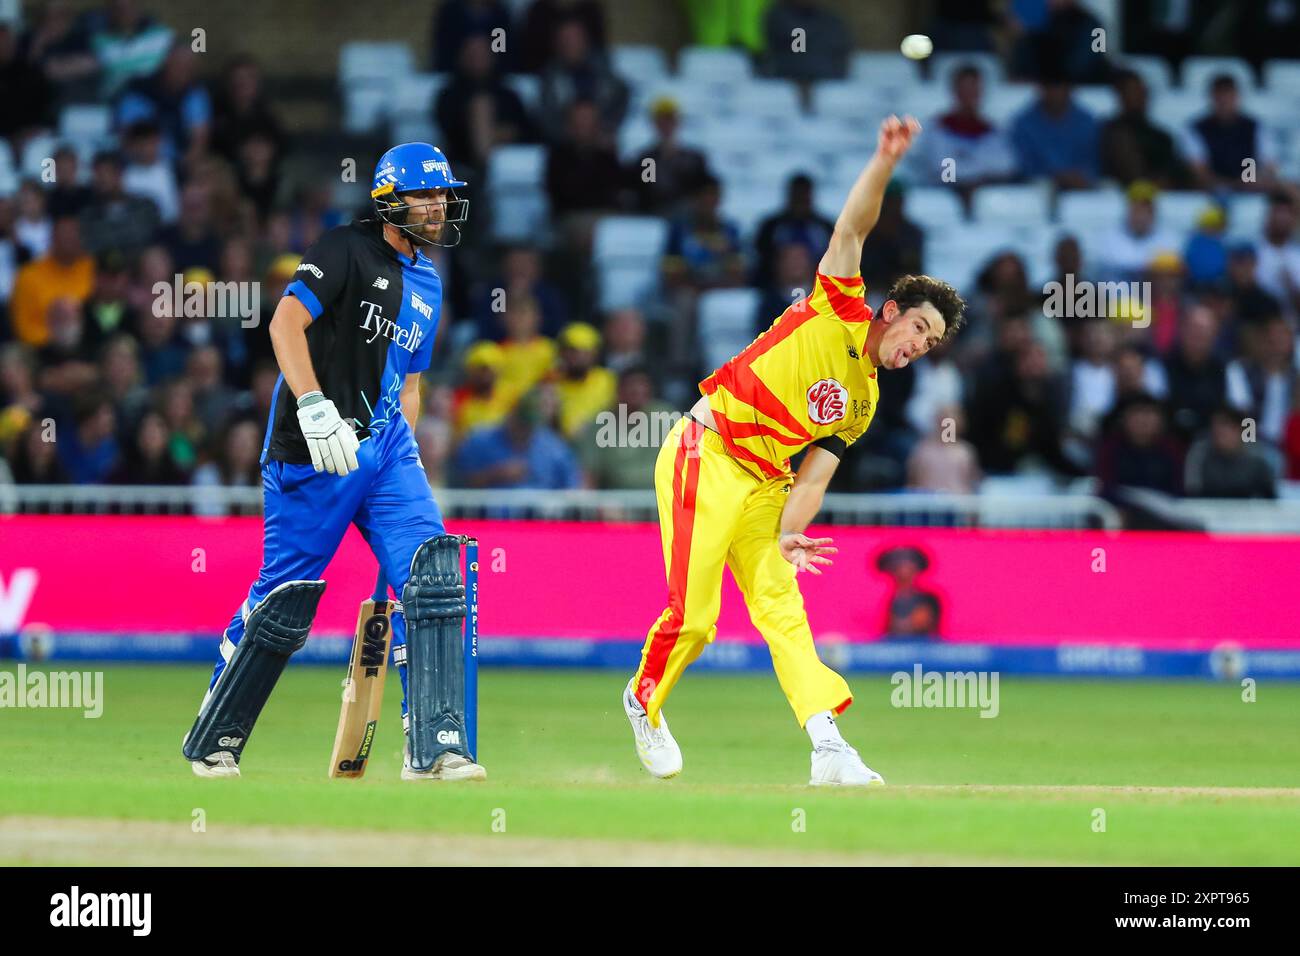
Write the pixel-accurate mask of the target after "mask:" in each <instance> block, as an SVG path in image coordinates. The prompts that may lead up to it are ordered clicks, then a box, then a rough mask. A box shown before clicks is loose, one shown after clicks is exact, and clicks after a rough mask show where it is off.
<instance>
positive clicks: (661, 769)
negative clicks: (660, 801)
mask: <svg viewBox="0 0 1300 956" xmlns="http://www.w3.org/2000/svg"><path fill="white" fill-rule="evenodd" d="M634 679H635V678H634ZM623 712H624V713H625V714H627V719H628V721H629V722H630V723H631V724H632V735H633V736H634V737H635V738H636V755H637V756H638V757H640V758H641V766H643V767H645V768H646V770H648V771H650V775H651V776H653V777H659V778H661V779H662V778H666V777H675V776H677V775H678V774H679V773H681V772H682V751H681V748H680V747H678V746H677V741H675V740H674V739H673V735H672V734H671V733H669V731H668V718H667V717H665V716H664V713H663V711H662V710H661V711H660V712H659V726H658V727H652V726H650V718H649V717H648V716H646V712H645V708H644V707H642V706H641V702H640V701H639V700H637V699H636V695H635V694H634V693H632V681H628V682H627V687H625V688H623Z"/></svg>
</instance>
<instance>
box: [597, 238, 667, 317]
mask: <svg viewBox="0 0 1300 956" xmlns="http://www.w3.org/2000/svg"><path fill="white" fill-rule="evenodd" d="M667 240H668V223H667V222H665V221H664V220H663V219H659V218H658V217H655V216H606V217H605V218H603V219H601V220H600V221H599V222H597V223H596V229H595V233H594V235H593V237H592V253H591V257H592V261H593V263H594V264H595V266H596V272H597V275H598V276H599V279H600V301H599V305H600V308H601V309H604V310H609V309H617V308H623V307H626V306H632V305H638V304H642V303H643V302H644V300H645V299H646V298H648V297H650V296H652V295H653V294H654V293H655V291H656V290H657V289H658V287H659V268H660V259H661V258H662V257H663V251H664V245H665V243H666V242H667Z"/></svg>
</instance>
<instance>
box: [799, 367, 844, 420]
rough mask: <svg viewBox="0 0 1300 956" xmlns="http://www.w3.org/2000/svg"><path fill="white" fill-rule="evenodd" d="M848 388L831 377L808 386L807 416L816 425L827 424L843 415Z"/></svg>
mask: <svg viewBox="0 0 1300 956" xmlns="http://www.w3.org/2000/svg"><path fill="white" fill-rule="evenodd" d="M848 402H849V390H848V389H847V388H845V387H844V386H843V385H841V384H840V383H839V382H837V381H835V379H833V378H823V379H820V380H819V381H816V382H814V383H813V384H812V385H810V386H809V388H808V418H809V419H810V420H811V421H813V422H815V423H816V424H818V425H828V424H830V423H831V422H837V421H839V420H840V419H841V418H843V417H844V410H845V408H847V407H848Z"/></svg>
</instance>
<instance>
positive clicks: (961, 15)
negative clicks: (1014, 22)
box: [927, 0, 1046, 53]
mask: <svg viewBox="0 0 1300 956" xmlns="http://www.w3.org/2000/svg"><path fill="white" fill-rule="evenodd" d="M1004 6H1005V4H1003V3H1001V2H999V0H935V3H934V4H933V5H932V7H931V9H932V10H933V16H934V19H933V20H931V21H930V25H929V26H928V27H927V29H928V31H929V35H930V36H931V37H932V38H933V39H934V43H935V47H936V48H937V49H940V50H954V51H963V52H977V53H991V52H993V51H994V50H995V49H997V47H998V45H999V39H1000V37H1001V35H1002V34H1003V33H1005V32H1006V30H1007V27H1008V26H1009V18H1008V17H1007V16H1006V14H1005V12H1004V9H1003V8H1004ZM1031 9H1032V8H1031ZM1045 14H1046V11H1044V16H1045Z"/></svg>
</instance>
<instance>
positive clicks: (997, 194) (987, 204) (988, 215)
mask: <svg viewBox="0 0 1300 956" xmlns="http://www.w3.org/2000/svg"><path fill="white" fill-rule="evenodd" d="M971 212H972V213H973V215H974V218H975V221H976V222H980V223H1010V224H1024V223H1044V222H1047V221H1048V220H1049V219H1050V218H1051V199H1050V196H1049V195H1048V192H1047V189H1046V188H1045V187H1044V186H1042V185H1038V184H1032V183H1031V184H1027V185H1020V184H1007V185H997V186H982V187H980V188H979V189H977V190H975V200H974V202H973V203H972V206H971Z"/></svg>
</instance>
